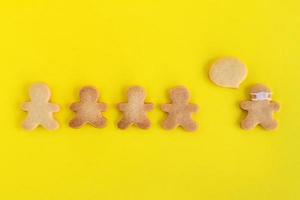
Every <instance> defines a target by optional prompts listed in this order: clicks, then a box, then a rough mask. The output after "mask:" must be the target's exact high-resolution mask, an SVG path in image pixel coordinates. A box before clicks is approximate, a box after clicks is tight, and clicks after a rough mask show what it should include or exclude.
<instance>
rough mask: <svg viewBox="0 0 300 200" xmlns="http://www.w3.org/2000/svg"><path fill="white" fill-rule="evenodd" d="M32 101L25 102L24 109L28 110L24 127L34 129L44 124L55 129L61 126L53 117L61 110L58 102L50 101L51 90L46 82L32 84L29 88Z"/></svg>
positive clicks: (50, 128) (49, 128)
mask: <svg viewBox="0 0 300 200" xmlns="http://www.w3.org/2000/svg"><path fill="white" fill-rule="evenodd" d="M29 96H30V99H31V102H25V103H24V104H23V105H22V109H23V110H24V111H26V112H28V115H27V118H26V119H25V121H24V123H23V127H24V128H25V129H27V130H33V129H35V128H36V127H38V126H39V125H42V126H43V127H44V128H46V129H48V130H55V129H57V128H58V127H59V124H58V123H57V121H56V120H55V119H54V118H53V113H54V112H58V111H59V110H60V108H59V106H58V105H56V104H52V103H49V100H50V97H51V91H50V89H49V87H48V86H47V85H46V84H42V83H37V84H34V85H32V86H31V88H30V90H29Z"/></svg>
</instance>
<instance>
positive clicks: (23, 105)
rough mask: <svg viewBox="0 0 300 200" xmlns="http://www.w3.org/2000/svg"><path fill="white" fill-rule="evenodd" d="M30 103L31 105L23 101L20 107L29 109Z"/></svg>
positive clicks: (25, 109)
mask: <svg viewBox="0 0 300 200" xmlns="http://www.w3.org/2000/svg"><path fill="white" fill-rule="evenodd" d="M30 105H31V103H29V102H25V103H23V104H22V106H21V108H22V110H24V111H28V110H29V109H30Z"/></svg>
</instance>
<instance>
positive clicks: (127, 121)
mask: <svg viewBox="0 0 300 200" xmlns="http://www.w3.org/2000/svg"><path fill="white" fill-rule="evenodd" d="M127 97H128V102H127V103H119V104H118V109H119V110H120V111H121V112H123V118H122V119H121V120H120V121H119V123H118V127H119V128H120V129H126V128H128V127H129V126H131V125H132V124H134V125H137V126H138V127H139V128H142V129H148V128H149V127H150V126H151V122H150V120H149V119H148V118H147V112H149V111H151V110H152V109H153V107H154V106H153V104H152V103H145V99H146V92H145V91H144V89H143V88H141V87H139V86H135V87H131V88H129V90H128V92H127Z"/></svg>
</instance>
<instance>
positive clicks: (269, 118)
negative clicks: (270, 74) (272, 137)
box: [240, 84, 280, 130]
mask: <svg viewBox="0 0 300 200" xmlns="http://www.w3.org/2000/svg"><path fill="white" fill-rule="evenodd" d="M250 95H251V101H243V102H241V105H240V106H241V108H242V109H243V110H246V111H247V112H248V114H247V116H246V118H245V119H244V120H243V121H242V122H241V127H242V128H243V129H245V130H249V129H253V128H255V127H256V126H257V125H261V126H262V127H263V128H264V129H266V130H273V129H276V128H277V122H276V120H274V119H273V114H274V112H277V111H278V110H279V108H280V106H279V104H278V103H276V102H274V101H272V93H271V91H270V89H269V88H267V87H266V86H264V85H260V84H257V85H255V86H253V87H252V88H251V90H250Z"/></svg>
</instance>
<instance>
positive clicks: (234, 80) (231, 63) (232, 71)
mask: <svg viewBox="0 0 300 200" xmlns="http://www.w3.org/2000/svg"><path fill="white" fill-rule="evenodd" d="M246 76H247V68H246V65H245V64H244V63H242V62H241V61H240V60H238V59H236V58H221V59H218V60H216V61H215V62H214V63H213V64H212V66H211V68H210V71H209V77H210V79H211V80H212V81H213V82H214V83H215V84H216V85H218V86H221V87H228V88H238V87H239V86H240V84H241V83H242V82H243V81H244V80H245V78H246Z"/></svg>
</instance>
